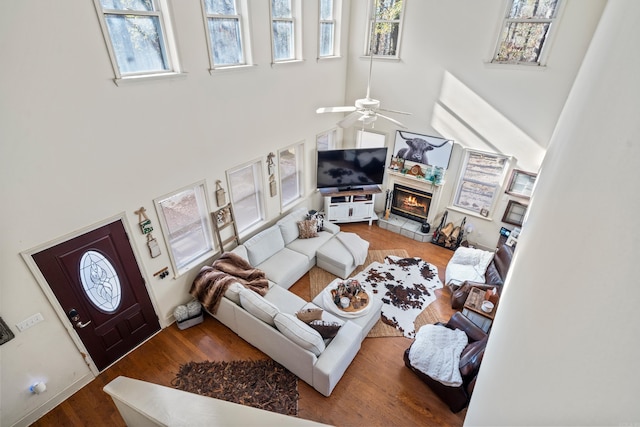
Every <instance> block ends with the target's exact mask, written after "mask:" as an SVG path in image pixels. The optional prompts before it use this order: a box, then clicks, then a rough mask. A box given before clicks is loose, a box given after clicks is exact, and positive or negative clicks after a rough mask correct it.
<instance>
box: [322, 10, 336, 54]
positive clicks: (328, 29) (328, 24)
mask: <svg viewBox="0 0 640 427" xmlns="http://www.w3.org/2000/svg"><path fill="white" fill-rule="evenodd" d="M335 6H336V4H335V0H320V37H319V38H318V40H319V44H320V46H319V52H320V53H319V57H320V58H323V57H328V56H335V55H336V54H335V35H336V20H335V10H334V9H335Z"/></svg>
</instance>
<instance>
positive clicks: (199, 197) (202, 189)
mask: <svg viewBox="0 0 640 427" xmlns="http://www.w3.org/2000/svg"><path fill="white" fill-rule="evenodd" d="M188 191H193V192H194V195H195V197H196V202H197V203H198V209H199V211H200V223H201V225H202V226H203V227H202V230H203V231H204V237H205V239H206V241H207V243H208V244H209V245H208V246H209V247H208V248H207V249H206V250H203V251H201V252H199V253H197V254H194V255H193V256H192V257H190V258H189V259H188V261H185V262H180V263H179V262H178V260H177V257H176V255H175V253H174V247H173V245H172V243H174V241H173V240H172V239H171V231H170V228H169V224H168V223H167V220H166V216H165V214H164V209H163V206H162V204H163V202H165V201H167V200H168V199H171V198H172V197H175V196H177V195H179V194H181V193H186V192H188ZM208 194H209V191H208V190H207V183H206V181H205V180H202V181H198V182H196V183H194V184H191V185H188V186H186V187H182V188H180V189H178V190H175V191H172V192H170V193H168V194H165V195H163V196H161V197H158V198H156V199H154V201H153V203H154V205H155V208H156V213H157V215H158V220H159V222H160V228H161V229H162V234H163V235H164V241H165V244H166V246H167V252H168V254H169V259H170V261H171V266H172V267H173V271H174V272H175V277H179V276H181V275H183V274H184V273H186V272H188V271H189V270H191V269H192V268H194V267H196V266H198V265H200V264H201V263H202V262H203V261H205V260H206V259H208V258H211V257H212V256H214V255H215V254H216V252H217V251H218V247H217V243H216V240H215V238H214V236H213V222H212V220H211V214H210V208H209V206H210V203H209V196H208ZM201 203H203V204H201Z"/></svg>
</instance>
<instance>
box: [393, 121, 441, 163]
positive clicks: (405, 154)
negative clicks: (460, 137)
mask: <svg viewBox="0 0 640 427" xmlns="http://www.w3.org/2000/svg"><path fill="white" fill-rule="evenodd" d="M452 149H453V141H452V140H450V139H445V138H441V137H437V136H429V135H421V134H418V133H411V132H404V131H401V130H399V131H397V132H396V141H395V149H394V155H395V156H396V157H400V158H403V159H405V160H406V161H409V162H414V163H420V164H423V165H431V166H439V167H441V168H443V169H447V168H448V167H449V159H450V158H451V150H452Z"/></svg>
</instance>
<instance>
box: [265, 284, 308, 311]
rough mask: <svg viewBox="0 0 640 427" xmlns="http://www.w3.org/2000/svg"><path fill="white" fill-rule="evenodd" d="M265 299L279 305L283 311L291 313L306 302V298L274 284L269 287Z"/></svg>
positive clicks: (279, 308)
mask: <svg viewBox="0 0 640 427" xmlns="http://www.w3.org/2000/svg"><path fill="white" fill-rule="evenodd" d="M264 299H266V300H267V301H269V302H270V303H271V304H273V305H275V306H276V307H278V310H279V311H280V312H281V313H289V314H293V313H295V312H296V311H298V310H300V309H301V308H302V307H303V306H304V305H305V304H306V301H305V300H304V299H302V298H301V297H299V296H298V295H296V294H294V293H293V292H289V291H288V290H286V289H285V288H283V287H281V286H274V287H272V288H271V289H269V292H267V294H266V295H265V296H264Z"/></svg>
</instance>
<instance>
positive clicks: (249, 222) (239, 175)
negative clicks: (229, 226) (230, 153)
mask: <svg viewBox="0 0 640 427" xmlns="http://www.w3.org/2000/svg"><path fill="white" fill-rule="evenodd" d="M227 181H228V183H229V192H230V193H231V203H232V204H233V212H234V216H235V218H236V225H237V226H238V233H242V232H243V231H246V230H248V229H249V228H251V227H252V226H254V225H256V224H259V223H260V222H261V221H262V220H264V191H263V185H262V164H261V162H260V160H256V161H255V162H253V163H250V164H247V165H243V166H240V167H238V168H235V169H231V170H229V171H227Z"/></svg>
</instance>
